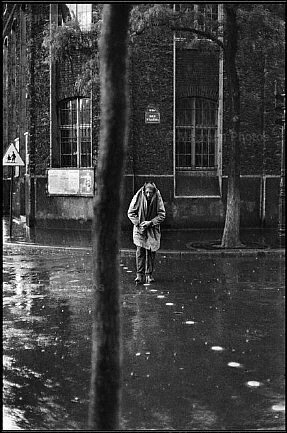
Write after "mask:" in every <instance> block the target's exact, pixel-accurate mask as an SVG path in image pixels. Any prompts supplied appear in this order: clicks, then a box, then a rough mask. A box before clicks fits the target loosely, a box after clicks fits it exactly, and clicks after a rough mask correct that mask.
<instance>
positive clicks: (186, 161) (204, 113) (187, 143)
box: [175, 97, 217, 170]
mask: <svg viewBox="0 0 287 433" xmlns="http://www.w3.org/2000/svg"><path fill="white" fill-rule="evenodd" d="M175 133H176V169H177V170H196V169H214V168H216V150H217V103H216V102H215V101H212V100H209V99H204V98H189V97H188V98H179V99H178V100H177V101H176V127H175Z"/></svg>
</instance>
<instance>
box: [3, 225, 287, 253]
mask: <svg viewBox="0 0 287 433" xmlns="http://www.w3.org/2000/svg"><path fill="white" fill-rule="evenodd" d="M2 228H3V238H4V239H3V240H4V242H10V243H25V244H32V245H45V246H55V245H56V246H61V247H75V246H76V247H77V248H90V247H91V246H92V240H91V231H90V230H87V229H86V230H71V229H68V228H67V229H65V228H63V227H62V228H59V229H57V228H53V229H48V228H43V227H37V228H29V227H27V226H26V224H25V220H22V221H21V220H19V219H16V218H14V219H13V226H12V238H11V239H10V237H9V220H8V218H7V217H4V218H3V224H2ZM222 233H223V230H222V229H205V230H199V229H194V230H192V229H190V230H167V229H164V228H163V229H162V241H161V249H160V251H161V252H170V251H172V252H176V251H177V252H183V253H189V252H192V251H194V252H197V251H199V250H200V251H209V252H212V251H216V252H218V250H219V246H220V242H221V238H222ZM240 238H241V242H242V243H243V248H242V249H241V250H242V251H248V250H261V251H262V250H265V251H273V250H278V249H285V239H284V238H281V237H280V236H279V234H278V230H277V229H276V228H272V229H264V230H263V229H260V228H252V229H246V228H242V229H241V231H240ZM121 249H122V250H134V245H133V240H132V226H131V229H130V230H124V231H122V232H121Z"/></svg>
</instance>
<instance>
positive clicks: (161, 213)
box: [128, 184, 166, 251]
mask: <svg viewBox="0 0 287 433" xmlns="http://www.w3.org/2000/svg"><path fill="white" fill-rule="evenodd" d="M153 186H154V187H155V192H154V195H153V196H152V199H151V203H150V206H149V209H148V204H147V199H146V196H145V185H144V186H143V187H141V188H140V189H139V190H138V191H137V193H136V194H135V195H134V196H133V198H132V201H131V203H130V206H129V209H128V217H129V219H130V221H131V222H132V223H133V225H134V226H133V242H134V244H135V245H136V246H139V247H143V248H146V249H148V250H151V251H157V250H158V249H159V247H160V238H161V233H160V223H162V222H163V221H164V219H165V215H166V213H165V207H164V203H163V199H162V197H161V194H160V192H159V190H158V189H157V187H156V186H155V184H153ZM143 221H151V222H152V224H151V226H150V227H148V228H146V229H145V230H143V229H142V228H141V227H140V224H141V223H142V222H143Z"/></svg>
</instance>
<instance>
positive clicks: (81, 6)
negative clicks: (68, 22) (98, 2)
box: [67, 3, 92, 30]
mask: <svg viewBox="0 0 287 433" xmlns="http://www.w3.org/2000/svg"><path fill="white" fill-rule="evenodd" d="M67 6H68V8H69V10H70V13H71V18H73V19H74V18H76V19H77V20H78V22H79V24H80V28H81V30H91V25H92V3H67Z"/></svg>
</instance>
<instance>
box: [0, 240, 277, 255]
mask: <svg viewBox="0 0 287 433" xmlns="http://www.w3.org/2000/svg"><path fill="white" fill-rule="evenodd" d="M5 247H8V248H15V247H19V248H23V247H26V248H45V249H54V250H55V249H56V250H66V251H67V250H68V251H71V250H81V251H91V250H92V247H76V246H75V247H73V246H57V245H37V244H27V243H19V242H7V243H6V242H4V244H3V248H5ZM135 251H136V250H135V249H130V248H121V249H120V255H121V256H123V257H126V256H133V257H134V255H135ZM157 255H159V256H161V257H163V258H168V257H173V258H174V257H177V258H186V257H189V256H221V257H230V256H237V257H243V256H244V257H246V256H254V255H255V256H258V257H263V256H272V255H280V256H282V257H284V256H285V249H284V248H274V249H271V248H270V249H255V248H254V249H251V248H248V249H247V248H246V249H230V250H219V251H218V250H212V251H210V250H208V251H206V250H203V249H198V250H193V251H182V250H160V251H158V252H157Z"/></svg>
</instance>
